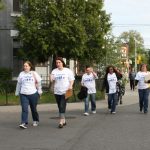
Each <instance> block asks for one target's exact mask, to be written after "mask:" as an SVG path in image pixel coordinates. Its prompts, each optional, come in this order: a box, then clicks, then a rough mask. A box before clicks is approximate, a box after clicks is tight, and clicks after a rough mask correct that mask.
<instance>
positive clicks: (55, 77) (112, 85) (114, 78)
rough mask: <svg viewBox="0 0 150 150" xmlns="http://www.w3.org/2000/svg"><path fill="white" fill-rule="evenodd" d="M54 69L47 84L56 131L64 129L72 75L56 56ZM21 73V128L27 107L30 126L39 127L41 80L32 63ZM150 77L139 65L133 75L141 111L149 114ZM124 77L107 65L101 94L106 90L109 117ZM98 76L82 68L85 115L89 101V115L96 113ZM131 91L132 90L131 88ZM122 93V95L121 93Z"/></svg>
mask: <svg viewBox="0 0 150 150" xmlns="http://www.w3.org/2000/svg"><path fill="white" fill-rule="evenodd" d="M55 64H56V67H55V69H53V70H52V72H51V74H50V81H51V83H53V85H54V95H55V99H56V102H57V106H58V111H59V123H58V128H63V127H64V126H66V125H67V122H66V118H65V113H66V106H67V98H66V92H67V91H68V90H69V91H70V90H72V89H73V84H74V80H75V77H74V74H73V72H72V71H71V70H70V69H69V68H67V67H66V65H65V62H64V60H63V58H61V57H57V58H56V60H55ZM23 67H24V68H23V71H22V72H21V73H20V74H19V76H18V82H17V86H16V92H15V95H16V96H19V97H20V102H21V107H22V113H21V124H20V125H19V127H20V128H22V129H26V128H27V124H28V106H30V108H31V113H32V118H33V126H38V125H39V115H38V112H37V104H38V99H39V97H40V95H41V94H42V86H41V81H42V79H41V77H40V76H39V75H38V73H37V72H36V71H34V70H33V66H32V64H31V62H29V61H26V62H25V63H24V66H23ZM148 75H150V73H149V72H148V71H147V65H145V64H143V65H141V68H140V71H139V72H138V73H137V74H136V75H135V77H134V80H135V85H138V93H139V106H140V111H141V112H142V111H144V113H147V112H148V96H149V83H150V80H147V81H146V80H145V77H146V76H148ZM129 76H130V75H129ZM122 78H123V75H122V73H121V72H120V71H119V69H117V68H115V67H114V66H108V67H107V68H106V73H105V76H104V82H103V86H102V91H104V89H105V91H106V93H107V95H108V109H109V111H110V113H111V114H115V113H116V105H117V102H118V99H117V97H118V95H117V84H118V83H119V80H121V79H122ZM96 79H98V76H97V74H96V73H95V72H94V71H93V68H92V67H91V66H88V65H87V66H86V67H85V73H84V74H83V76H82V79H81V86H83V87H86V88H87V94H86V97H84V105H85V107H84V108H85V109H84V115H85V116H88V115H89V100H90V101H91V112H92V114H95V113H96V101H95V97H96V83H95V80H96ZM133 90H134V88H133ZM123 94H124V93H123Z"/></svg>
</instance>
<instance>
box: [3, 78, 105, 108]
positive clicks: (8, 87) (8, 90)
mask: <svg viewBox="0 0 150 150" xmlns="http://www.w3.org/2000/svg"><path fill="white" fill-rule="evenodd" d="M102 82H103V79H98V80H96V87H97V91H100V90H101V88H102ZM16 84H17V81H12V80H6V81H0V100H1V99H3V103H2V102H1V103H0V105H8V104H9V101H10V99H11V98H12V97H10V96H9V95H13V96H14V95H15V89H16ZM80 86H81V78H77V79H76V80H75V82H74V87H73V100H72V101H74V102H76V101H78V99H77V97H76V95H77V93H78V91H79V89H80ZM42 89H43V93H47V92H49V91H50V84H49V80H47V79H46V78H45V80H42Z"/></svg>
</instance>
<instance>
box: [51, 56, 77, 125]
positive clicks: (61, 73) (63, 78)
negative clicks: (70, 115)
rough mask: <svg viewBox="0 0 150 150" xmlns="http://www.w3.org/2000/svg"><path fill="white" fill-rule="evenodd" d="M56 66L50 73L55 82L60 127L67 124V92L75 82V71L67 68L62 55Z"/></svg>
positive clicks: (58, 58) (57, 59)
mask: <svg viewBox="0 0 150 150" xmlns="http://www.w3.org/2000/svg"><path fill="white" fill-rule="evenodd" d="M55 61H56V68H55V69H54V70H52V72H51V75H50V80H51V82H53V83H54V95H55V99H56V102H57V105H58V109H59V125H58V127H59V128H63V126H65V125H66V119H65V113H66V105H67V99H66V98H65V94H66V92H67V90H72V88H73V83H74V79H75V78H74V75H73V72H72V71H71V70H70V69H69V68H66V67H65V66H66V65H65V62H64V60H63V58H62V57H57V58H56V60H55Z"/></svg>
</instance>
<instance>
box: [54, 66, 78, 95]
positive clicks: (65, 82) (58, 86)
mask: <svg viewBox="0 0 150 150" xmlns="http://www.w3.org/2000/svg"><path fill="white" fill-rule="evenodd" d="M51 78H52V80H54V94H57V95H63V94H65V93H66V91H67V90H68V88H69V85H70V81H72V80H74V79H75V78H74V75H73V72H72V71H71V70H70V69H69V68H63V69H62V70H59V69H58V68H56V69H54V70H53V71H52V73H51Z"/></svg>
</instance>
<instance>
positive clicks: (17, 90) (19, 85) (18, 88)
mask: <svg viewBox="0 0 150 150" xmlns="http://www.w3.org/2000/svg"><path fill="white" fill-rule="evenodd" d="M20 90H21V83H19V82H17V86H16V91H15V95H16V96H18V95H19V93H20Z"/></svg>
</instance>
